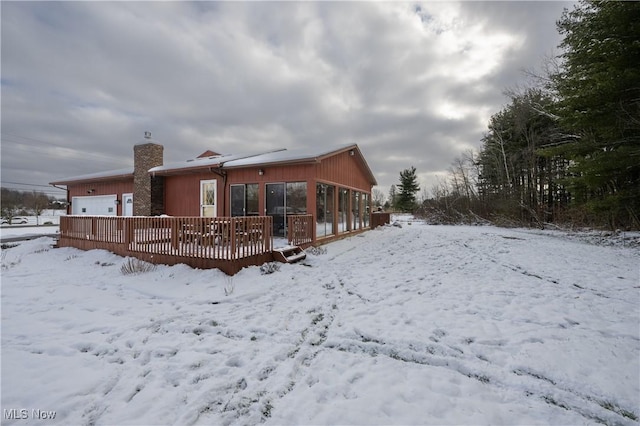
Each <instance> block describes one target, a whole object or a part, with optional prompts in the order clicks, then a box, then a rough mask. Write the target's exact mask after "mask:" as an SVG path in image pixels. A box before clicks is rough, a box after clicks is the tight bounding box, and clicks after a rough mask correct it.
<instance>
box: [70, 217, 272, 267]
mask: <svg viewBox="0 0 640 426" xmlns="http://www.w3.org/2000/svg"><path fill="white" fill-rule="evenodd" d="M272 229H273V225H272V218H271V217H269V216H260V217H219V218H204V217H113V216H63V217H61V218H60V239H59V241H58V246H59V247H75V248H79V249H82V250H93V249H104V250H109V251H111V252H113V253H116V254H118V255H120V256H132V257H136V258H139V259H142V260H145V261H148V262H152V263H160V264H167V265H175V264H178V263H185V264H187V265H190V266H192V267H194V268H202V269H210V268H218V269H220V270H222V271H223V272H225V273H226V274H229V275H233V274H235V273H237V272H238V271H239V270H240V269H242V268H244V267H246V266H250V265H261V264H263V263H265V262H269V261H272V260H273V253H272V249H273V235H272Z"/></svg>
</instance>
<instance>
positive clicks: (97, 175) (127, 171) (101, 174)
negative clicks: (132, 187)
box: [50, 167, 133, 185]
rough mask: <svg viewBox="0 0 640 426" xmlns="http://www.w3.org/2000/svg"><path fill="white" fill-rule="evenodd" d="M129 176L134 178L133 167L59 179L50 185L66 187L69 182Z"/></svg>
mask: <svg viewBox="0 0 640 426" xmlns="http://www.w3.org/2000/svg"><path fill="white" fill-rule="evenodd" d="M127 175H131V177H132V178H133V167H127V168H125V169H116V170H107V171H104V172H97V173H89V174H86V175H80V176H72V177H67V178H64V179H58V180H57V181H55V182H51V183H50V185H64V184H66V183H67V182H76V181H85V180H99V179H106V178H114V177H117V176H123V177H124V176H127Z"/></svg>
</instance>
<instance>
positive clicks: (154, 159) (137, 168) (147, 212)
mask: <svg viewBox="0 0 640 426" xmlns="http://www.w3.org/2000/svg"><path fill="white" fill-rule="evenodd" d="M163 151H164V147H163V146H162V145H159V144H156V143H152V142H149V143H144V144H139V145H136V146H134V147H133V188H134V189H133V214H134V216H151V215H152V214H153V210H156V211H157V206H154V205H153V203H152V197H151V175H149V169H151V168H153V167H156V166H161V165H162V164H163ZM154 207H155V208H154Z"/></svg>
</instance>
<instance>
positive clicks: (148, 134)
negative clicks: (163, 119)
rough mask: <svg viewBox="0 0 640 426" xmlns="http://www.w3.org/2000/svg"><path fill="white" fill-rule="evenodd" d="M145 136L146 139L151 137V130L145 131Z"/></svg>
mask: <svg viewBox="0 0 640 426" xmlns="http://www.w3.org/2000/svg"><path fill="white" fill-rule="evenodd" d="M144 138H145V139H151V132H149V131H146V132H144Z"/></svg>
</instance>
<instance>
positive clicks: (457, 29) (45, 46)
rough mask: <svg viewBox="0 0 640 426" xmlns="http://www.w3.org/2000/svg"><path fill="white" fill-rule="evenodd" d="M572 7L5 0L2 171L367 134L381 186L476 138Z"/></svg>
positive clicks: (548, 49) (424, 174)
mask: <svg viewBox="0 0 640 426" xmlns="http://www.w3.org/2000/svg"><path fill="white" fill-rule="evenodd" d="M571 4H572V3H560V2H461V3H455V2H425V3H420V4H419V3H400V2H370V3H369V2H317V3H312V2H286V3H271V2H158V3H155V2H154V3H150V2H115V3H111V2H109V3H106V2H37V3H31V2H3V6H2V146H1V148H2V181H3V183H4V182H28V183H37V184H43V183H47V182H49V181H53V180H55V179H59V178H62V177H66V176H70V175H79V174H85V173H91V172H94V171H102V170H109V169H117V168H121V167H126V166H129V165H131V156H132V146H133V145H134V144H135V143H137V142H139V141H140V140H141V137H142V134H143V132H144V131H145V130H151V131H152V132H153V134H154V137H156V138H157V139H158V140H159V141H160V142H161V143H163V144H164V145H165V160H166V161H177V160H183V159H186V158H189V157H193V156H196V155H198V154H200V153H201V152H203V151H205V150H207V149H212V150H215V151H218V152H234V153H248V152H256V151H261V150H267V149H272V148H281V147H297V146H304V145H318V144H324V145H333V144H343V143H348V142H356V143H358V144H359V145H360V147H361V149H362V150H363V152H364V154H365V156H366V157H367V160H368V162H369V165H370V166H371V168H372V170H373V172H374V174H375V175H376V177H377V178H378V181H379V183H380V186H381V189H382V190H383V191H385V192H386V191H387V190H388V187H389V186H390V185H391V184H396V183H397V182H398V174H399V172H400V171H401V170H403V169H405V168H407V167H410V166H412V165H414V166H416V168H417V169H418V172H419V176H420V178H421V180H422V182H421V184H422V186H423V187H425V188H429V187H430V186H431V185H432V183H433V182H434V179H435V176H436V175H437V174H438V173H443V172H445V171H446V170H447V168H448V167H449V165H450V164H451V162H452V161H453V159H454V158H455V157H456V156H458V155H460V153H461V152H462V151H464V150H466V149H469V148H477V147H479V145H480V140H481V137H482V133H483V131H484V130H485V128H486V124H487V121H488V119H489V117H490V116H491V114H493V113H495V112H497V111H498V110H499V109H500V108H501V106H502V105H503V104H504V103H506V98H505V97H504V95H503V91H504V89H505V88H509V87H514V86H516V85H517V84H519V83H522V82H524V81H525V77H524V76H523V75H522V70H523V69H531V68H534V67H538V66H539V65H540V64H541V62H542V60H543V58H544V56H545V55H551V54H553V53H554V52H555V50H554V49H555V47H556V46H557V44H558V43H559V41H560V38H559V35H558V34H557V32H556V30H555V21H556V20H557V19H559V18H560V14H561V12H562V9H563V7H570V6H571Z"/></svg>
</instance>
